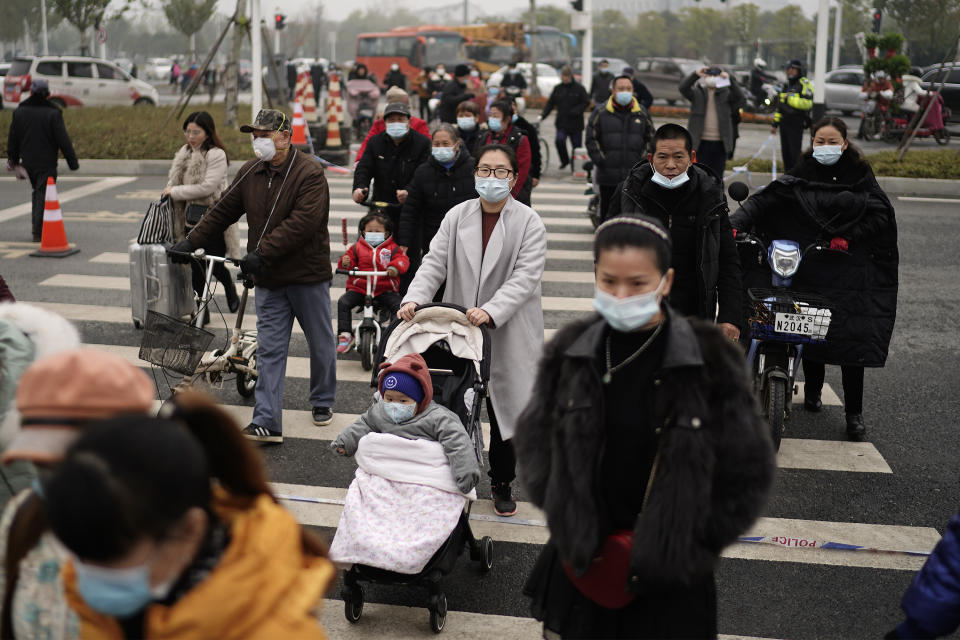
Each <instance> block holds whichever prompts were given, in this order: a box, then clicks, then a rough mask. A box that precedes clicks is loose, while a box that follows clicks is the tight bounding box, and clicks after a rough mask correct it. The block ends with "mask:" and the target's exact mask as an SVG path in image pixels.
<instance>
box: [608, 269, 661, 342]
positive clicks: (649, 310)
mask: <svg viewBox="0 0 960 640" xmlns="http://www.w3.org/2000/svg"><path fill="white" fill-rule="evenodd" d="M664 282H665V279H661V280H660V284H659V285H658V286H657V288H656V289H654V290H653V291H650V292H648V293H641V294H640V295H636V296H630V297H629V298H617V297H616V296H614V295H611V294H609V293H607V292H606V291H601V290H599V289H597V290H596V291H595V292H594V294H593V308H594V309H596V310H597V313H599V314H600V315H601V316H603V318H604V320H606V321H607V324H609V325H610V326H611V327H613V328H614V329H616V330H617V331H636V330H637V329H640V328H642V327H644V326H646V325H647V324H648V323H649V322H650V321H651V320H652V319H653V317H654V316H655V315H657V312H658V311H660V290H661V289H663V283H664Z"/></svg>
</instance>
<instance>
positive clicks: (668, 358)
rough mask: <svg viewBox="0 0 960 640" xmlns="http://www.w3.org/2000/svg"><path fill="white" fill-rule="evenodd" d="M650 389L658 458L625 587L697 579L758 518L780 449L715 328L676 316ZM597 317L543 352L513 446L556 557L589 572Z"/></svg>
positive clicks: (600, 429)
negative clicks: (544, 519) (652, 390)
mask: <svg viewBox="0 0 960 640" xmlns="http://www.w3.org/2000/svg"><path fill="white" fill-rule="evenodd" d="M667 313H668V314H669V322H668V323H667V333H666V339H667V342H666V346H665V352H664V356H663V362H662V365H661V367H660V370H659V372H658V373H657V377H656V378H655V379H654V382H653V384H654V385H655V386H656V387H658V392H657V393H656V394H655V396H654V408H653V411H652V415H651V416H650V418H649V419H650V421H651V424H653V425H657V427H656V428H657V432H659V433H661V434H662V435H661V437H660V462H659V466H658V467H657V470H656V472H655V475H654V478H653V485H652V489H651V491H650V494H649V498H648V502H647V505H646V507H645V509H644V510H643V511H642V512H641V513H640V514H639V516H638V517H637V520H636V525H635V527H634V531H633V551H632V555H631V561H630V572H629V576H630V577H629V579H628V580H629V582H628V585H627V588H628V589H629V590H631V591H633V592H636V593H639V592H644V591H648V590H654V589H658V588H672V587H682V586H690V585H692V584H695V583H697V582H698V580H702V579H703V578H704V577H706V576H709V575H711V573H712V571H713V570H714V568H715V565H716V563H717V560H718V558H719V555H720V552H721V551H722V550H723V548H724V547H725V546H727V545H729V544H730V543H732V542H733V541H734V540H736V538H737V536H739V535H741V534H742V533H743V532H744V531H746V530H747V529H748V528H749V527H750V525H751V524H752V523H753V521H754V520H755V519H756V518H757V516H759V514H760V511H761V509H762V508H763V506H764V504H765V502H766V497H767V492H768V491H769V489H770V485H771V483H772V481H773V475H774V457H773V447H772V444H771V441H770V437H769V435H768V428H767V426H766V425H765V423H764V422H763V420H762V419H761V418H760V416H759V414H758V413H757V407H756V404H755V402H754V397H753V392H752V389H751V384H750V382H749V381H748V379H747V374H746V368H745V367H744V364H743V353H742V352H741V351H740V350H739V349H738V348H737V347H736V345H734V344H733V343H731V342H730V341H729V340H726V339H724V337H723V335H722V334H721V333H720V331H719V330H718V329H716V328H715V327H712V326H710V325H708V324H707V323H705V322H703V321H701V320H688V319H686V318H683V317H681V316H679V315H678V314H676V313H674V312H671V311H670V310H669V309H667ZM605 335H606V322H605V321H604V320H603V319H602V318H600V317H599V316H596V315H594V316H592V317H590V318H585V319H583V320H578V321H576V322H574V323H571V324H569V325H567V326H566V327H564V328H563V329H561V330H560V331H559V332H558V333H557V334H556V335H555V336H554V338H553V340H551V341H550V343H548V344H547V345H546V347H545V348H544V354H543V358H542V359H541V360H540V364H539V367H538V371H537V377H536V382H535V385H534V392H533V394H532V396H531V401H530V403H529V404H528V405H527V407H526V409H524V411H523V413H522V414H521V416H520V418H519V419H518V420H517V432H516V434H515V435H514V438H513V442H514V447H515V449H516V455H517V464H518V471H519V476H520V477H521V478H522V479H523V483H524V487H525V489H526V491H527V495H528V496H529V498H530V501H531V502H532V503H533V504H535V505H536V506H538V507H540V508H541V509H543V510H544V512H545V513H546V516H547V524H548V525H549V527H550V536H551V540H552V541H553V543H554V544H555V545H556V547H557V551H558V553H559V554H560V557H561V559H563V560H564V561H565V562H567V563H569V564H570V565H571V567H572V568H573V570H574V571H575V572H576V573H577V574H583V573H584V572H585V571H586V570H587V568H588V567H589V566H590V563H591V561H592V559H593V557H594V554H595V553H596V551H597V549H598V548H599V547H600V544H601V543H602V542H603V540H604V538H605V537H606V536H607V535H608V534H610V533H611V531H607V530H603V527H602V524H601V523H602V522H603V521H604V519H605V518H604V507H603V504H602V499H601V497H600V494H599V483H598V478H599V473H600V470H599V465H600V461H601V459H602V457H603V448H604V446H605V439H606V437H605V436H606V428H607V427H606V424H604V420H603V418H602V416H603V415H604V413H603V412H604V406H603V385H602V382H601V379H600V370H601V369H600V363H599V361H598V360H599V357H600V353H601V350H602V343H603V340H604V336H605Z"/></svg>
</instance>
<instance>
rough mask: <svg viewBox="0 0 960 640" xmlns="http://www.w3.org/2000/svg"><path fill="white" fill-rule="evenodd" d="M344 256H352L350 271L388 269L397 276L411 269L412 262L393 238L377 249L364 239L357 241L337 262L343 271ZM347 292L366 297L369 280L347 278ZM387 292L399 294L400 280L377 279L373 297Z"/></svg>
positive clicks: (358, 277) (360, 277) (359, 277)
mask: <svg viewBox="0 0 960 640" xmlns="http://www.w3.org/2000/svg"><path fill="white" fill-rule="evenodd" d="M344 256H350V267H349V268H350V269H359V270H360V271H386V270H387V268H388V267H393V268H395V269H396V270H397V274H404V273H406V272H407V269H409V268H410V260H408V259H407V256H406V254H405V253H404V252H403V251H400V248H399V247H398V246H397V243H396V242H394V240H393V238H387V239H386V240H384V241H383V244H381V245H379V246H377V247H371V246H370V245H369V244H367V241H366V240H364V239H363V238H359V239H357V241H356V242H354V243H353V244H352V245H350V248H349V249H347V251H346V253H344V254H343V255H342V256H340V260H339V261H337V268H338V269H343V268H344V266H343V258H344ZM347 291H356V292H357V293H362V294H364V295H366V293H367V279H366V278H365V277H363V276H350V277H348V278H347ZM387 291H393V292H399V291H400V279H399V278H387V277H383V278H377V286H376V288H375V289H374V290H373V296H374V297H377V296H379V295H380V294H381V293H386V292H387Z"/></svg>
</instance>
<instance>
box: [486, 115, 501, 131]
mask: <svg viewBox="0 0 960 640" xmlns="http://www.w3.org/2000/svg"><path fill="white" fill-rule="evenodd" d="M487 126H488V127H490V131H500V129H502V128H503V121H502V120H500V118H487Z"/></svg>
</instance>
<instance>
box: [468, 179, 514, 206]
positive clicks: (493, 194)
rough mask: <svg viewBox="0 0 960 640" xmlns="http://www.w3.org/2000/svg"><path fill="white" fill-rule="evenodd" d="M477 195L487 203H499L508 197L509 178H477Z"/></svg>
mask: <svg viewBox="0 0 960 640" xmlns="http://www.w3.org/2000/svg"><path fill="white" fill-rule="evenodd" d="M475 185H476V189H477V193H478V194H480V197H481V198H483V199H484V200H486V201H487V202H500V201H501V200H503V199H504V198H506V197H507V196H508V195H510V179H509V178H503V179H500V178H494V177H493V176H491V177H489V178H477V179H476V180H475Z"/></svg>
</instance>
